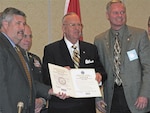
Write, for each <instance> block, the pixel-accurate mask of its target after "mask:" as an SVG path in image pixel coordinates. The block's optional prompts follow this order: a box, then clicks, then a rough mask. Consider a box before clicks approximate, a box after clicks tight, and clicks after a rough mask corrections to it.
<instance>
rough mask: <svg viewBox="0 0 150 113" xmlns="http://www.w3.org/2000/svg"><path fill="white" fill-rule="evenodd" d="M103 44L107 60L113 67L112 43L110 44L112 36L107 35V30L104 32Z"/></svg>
mask: <svg viewBox="0 0 150 113" xmlns="http://www.w3.org/2000/svg"><path fill="white" fill-rule="evenodd" d="M104 44H105V47H106V51H105V52H106V54H107V55H108V60H109V61H108V62H110V66H111V67H113V62H114V61H113V51H112V48H113V44H112V37H110V36H109V30H108V31H107V32H106V35H105V38H104Z"/></svg>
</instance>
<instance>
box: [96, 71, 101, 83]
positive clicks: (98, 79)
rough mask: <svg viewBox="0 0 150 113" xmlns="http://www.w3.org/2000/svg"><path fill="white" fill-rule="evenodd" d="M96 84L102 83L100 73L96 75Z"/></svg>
mask: <svg viewBox="0 0 150 113" xmlns="http://www.w3.org/2000/svg"><path fill="white" fill-rule="evenodd" d="M95 79H96V80H97V82H98V83H100V82H101V81H102V75H101V74H100V73H96V78H95Z"/></svg>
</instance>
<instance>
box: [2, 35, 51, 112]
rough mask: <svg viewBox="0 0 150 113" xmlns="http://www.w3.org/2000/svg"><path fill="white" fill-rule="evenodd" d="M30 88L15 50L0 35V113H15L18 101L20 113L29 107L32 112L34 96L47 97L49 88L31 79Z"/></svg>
mask: <svg viewBox="0 0 150 113" xmlns="http://www.w3.org/2000/svg"><path fill="white" fill-rule="evenodd" d="M31 75H32V73H31ZM31 77H32V76H31ZM32 86H33V87H32V90H30V88H29V83H28V79H27V76H26V74H25V71H24V68H23V66H22V64H21V61H20V60H19V57H18V55H17V53H16V51H15V49H14V48H13V46H12V45H11V44H10V42H9V41H8V39H7V38H6V37H5V36H4V35H3V34H2V33H0V113H17V103H18V102H19V101H22V102H23V103H24V109H23V112H22V113H26V110H27V109H28V108H29V107H30V108H31V109H30V110H31V111H30V113H32V112H34V106H35V105H34V101H35V96H36V94H39V95H41V96H42V97H47V96H48V90H49V87H46V86H44V85H42V84H40V83H38V82H34V80H33V79H32ZM30 91H31V92H32V93H31V95H30ZM30 100H31V101H30Z"/></svg>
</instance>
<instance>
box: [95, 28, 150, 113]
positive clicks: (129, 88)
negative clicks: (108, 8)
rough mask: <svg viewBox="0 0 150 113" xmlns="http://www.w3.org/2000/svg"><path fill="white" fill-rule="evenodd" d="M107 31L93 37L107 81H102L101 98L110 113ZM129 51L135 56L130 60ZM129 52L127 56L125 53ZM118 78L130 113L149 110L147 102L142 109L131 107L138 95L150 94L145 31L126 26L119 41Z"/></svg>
mask: <svg viewBox="0 0 150 113" xmlns="http://www.w3.org/2000/svg"><path fill="white" fill-rule="evenodd" d="M109 31H110V30H107V31H106V32H104V33H102V34H100V35H98V36H96V38H95V41H94V43H95V45H96V46H97V48H98V53H99V56H100V61H101V62H102V64H103V66H104V68H105V70H106V73H107V80H106V82H105V83H104V99H105V101H106V103H107V113H110V108H111V102H112V96H113V90H114V76H113V51H111V50H112V49H110V48H111V47H112V45H111V44H110V39H109V38H110V37H109ZM132 50H135V51H136V53H134V55H135V54H136V55H135V56H137V57H138V58H133V60H131V61H130V60H129V59H131V53H133V51H132ZM127 52H129V55H128V54H127ZM121 59H122V60H121V78H122V80H123V88H124V93H125V98H126V100H127V104H128V106H129V109H130V110H131V112H132V113H144V112H145V111H149V110H150V104H149V105H148V107H147V108H146V109H144V110H137V109H136V107H135V106H134V104H135V102H136V99H137V98H138V97H139V96H144V97H148V98H149V97H150V42H149V39H148V36H147V33H146V31H145V30H142V29H138V28H133V27H129V26H126V30H125V32H124V37H123V41H122V51H121Z"/></svg>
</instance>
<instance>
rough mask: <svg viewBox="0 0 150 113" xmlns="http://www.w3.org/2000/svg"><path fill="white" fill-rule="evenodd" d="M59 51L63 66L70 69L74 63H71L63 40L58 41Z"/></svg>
mask: <svg viewBox="0 0 150 113" xmlns="http://www.w3.org/2000/svg"><path fill="white" fill-rule="evenodd" d="M60 50H61V56H62V57H63V58H62V59H64V62H66V63H65V64H67V65H70V66H71V67H74V63H73V61H72V58H71V56H70V53H69V50H68V48H67V45H66V43H65V41H64V39H62V40H61V41H60Z"/></svg>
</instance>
